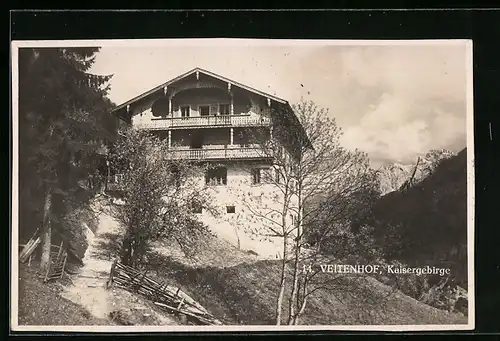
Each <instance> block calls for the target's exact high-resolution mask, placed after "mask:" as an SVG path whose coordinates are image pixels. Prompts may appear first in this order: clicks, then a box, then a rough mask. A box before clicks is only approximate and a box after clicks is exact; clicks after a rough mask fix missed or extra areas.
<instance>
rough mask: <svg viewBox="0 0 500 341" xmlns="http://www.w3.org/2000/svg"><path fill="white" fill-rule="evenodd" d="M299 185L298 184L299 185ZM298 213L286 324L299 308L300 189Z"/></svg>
mask: <svg viewBox="0 0 500 341" xmlns="http://www.w3.org/2000/svg"><path fill="white" fill-rule="evenodd" d="M299 186H300V185H299ZM298 211H299V212H298V215H297V222H296V223H295V224H296V228H297V229H296V232H297V235H296V236H295V254H294V260H293V284H292V293H291V294H290V300H289V303H290V304H289V306H288V324H289V325H293V324H294V321H295V319H296V314H298V313H296V312H295V309H300V306H298V305H297V307H295V305H296V304H297V301H298V297H297V295H298V290H299V289H298V286H299V262H300V253H301V247H302V245H301V244H302V243H301V242H302V191H301V190H300V188H299V190H298Z"/></svg>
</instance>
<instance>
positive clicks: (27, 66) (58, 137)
mask: <svg viewBox="0 0 500 341" xmlns="http://www.w3.org/2000/svg"><path fill="white" fill-rule="evenodd" d="M98 51H99V48H93V47H75V48H36V49H33V48H23V49H20V50H19V203H20V212H19V214H20V234H21V235H22V234H23V233H24V234H25V235H27V234H31V233H32V232H33V230H35V229H36V228H38V227H39V226H40V225H41V231H42V245H43V247H42V249H43V250H42V259H41V267H42V269H45V268H46V267H47V265H48V261H49V257H50V245H51V233H52V230H53V228H54V229H58V230H59V232H60V233H61V234H63V233H64V232H65V231H64V230H65V229H67V228H68V227H67V226H65V224H64V217H65V215H66V214H67V213H68V212H70V211H71V210H73V209H75V208H76V207H78V206H81V205H84V204H85V201H86V200H88V198H90V196H91V193H90V192H89V191H88V190H87V189H84V188H82V186H81V183H82V180H84V179H86V178H87V177H88V175H89V174H90V173H91V172H93V171H94V170H95V169H93V168H94V167H95V164H96V160H97V159H98V158H99V155H98V151H99V150H100V149H101V147H102V145H106V144H109V143H111V142H112V140H113V138H114V135H113V133H112V132H113V130H114V120H113V119H112V118H111V116H110V115H107V111H108V109H109V108H110V107H111V102H110V101H109V100H108V99H107V98H106V95H107V92H108V90H109V84H108V82H109V80H110V78H111V76H108V75H106V76H98V75H94V74H91V73H89V70H90V68H91V66H92V64H93V63H94V60H95V56H96V53H97V52H98Z"/></svg>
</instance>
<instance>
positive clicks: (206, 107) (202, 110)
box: [198, 105, 210, 116]
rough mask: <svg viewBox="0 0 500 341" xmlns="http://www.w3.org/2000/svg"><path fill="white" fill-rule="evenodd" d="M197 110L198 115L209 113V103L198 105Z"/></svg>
mask: <svg viewBox="0 0 500 341" xmlns="http://www.w3.org/2000/svg"><path fill="white" fill-rule="evenodd" d="M198 110H199V111H200V116H208V115H210V106H209V105H200V106H199V107H198Z"/></svg>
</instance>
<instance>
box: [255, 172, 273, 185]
mask: <svg viewBox="0 0 500 341" xmlns="http://www.w3.org/2000/svg"><path fill="white" fill-rule="evenodd" d="M271 182H272V173H271V169H270V168H254V169H252V185H257V184H264V183H271Z"/></svg>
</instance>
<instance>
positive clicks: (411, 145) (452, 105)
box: [341, 46, 466, 163]
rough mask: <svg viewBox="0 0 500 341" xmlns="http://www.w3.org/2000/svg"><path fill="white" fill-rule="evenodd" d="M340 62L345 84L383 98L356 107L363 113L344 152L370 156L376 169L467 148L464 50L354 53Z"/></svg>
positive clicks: (349, 132) (352, 126)
mask: <svg viewBox="0 0 500 341" xmlns="http://www.w3.org/2000/svg"><path fill="white" fill-rule="evenodd" d="M341 58H342V64H343V70H344V72H343V73H342V75H341V76H342V79H343V81H347V82H356V83H357V84H358V85H359V88H360V89H373V88H377V89H379V91H380V92H381V95H380V96H379V97H378V98H377V99H376V100H373V99H372V100H371V103H370V102H364V103H363V104H360V103H358V104H357V105H356V106H357V111H358V112H359V107H360V106H362V107H364V113H362V114H361V115H360V116H359V117H358V118H357V121H355V122H352V124H350V125H348V126H347V127H346V128H345V129H344V130H345V134H344V136H343V138H342V142H343V143H344V145H345V146H346V147H349V148H359V149H361V150H363V151H365V152H367V153H368V154H369V155H370V157H371V158H372V160H373V161H374V162H375V163H378V162H387V161H388V160H390V161H392V162H402V163H407V162H413V161H414V159H415V158H416V156H417V155H421V154H424V153H426V152H427V151H428V150H429V149H433V148H448V149H452V150H456V149H459V148H460V149H461V148H463V147H465V130H466V126H465V120H466V105H465V98H466V97H465V94H466V82H465V80H466V78H465V76H466V69H465V66H466V64H465V48H464V47H462V46H449V47H443V46H431V47H429V46H427V47H413V46H412V47H401V46H400V47H392V48H387V47H386V48H382V47H369V48H350V49H347V50H345V51H344V52H343V53H341Z"/></svg>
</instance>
